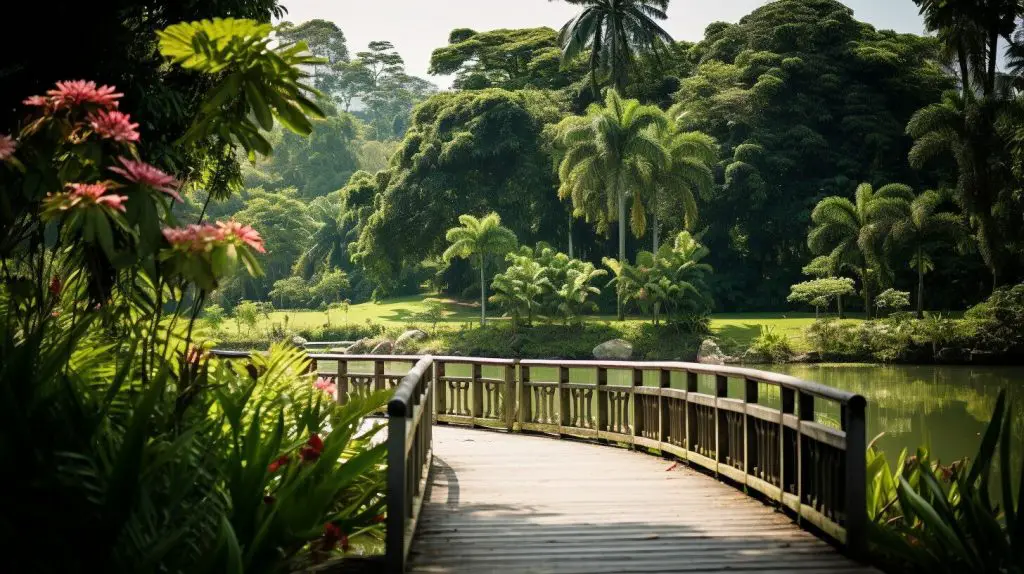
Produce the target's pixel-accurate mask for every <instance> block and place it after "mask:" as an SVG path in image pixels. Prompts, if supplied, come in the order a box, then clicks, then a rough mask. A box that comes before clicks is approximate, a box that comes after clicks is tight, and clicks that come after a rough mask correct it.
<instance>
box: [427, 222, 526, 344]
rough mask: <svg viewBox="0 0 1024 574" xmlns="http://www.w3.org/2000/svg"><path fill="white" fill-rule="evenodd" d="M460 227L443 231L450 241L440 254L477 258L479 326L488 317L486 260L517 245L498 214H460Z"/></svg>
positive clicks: (513, 236)
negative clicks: (480, 216)
mask: <svg viewBox="0 0 1024 574" xmlns="http://www.w3.org/2000/svg"><path fill="white" fill-rule="evenodd" d="M459 223H461V224H462V225H461V226H460V227H453V228H451V229H449V230H448V232H447V233H446V234H445V238H446V239H447V240H448V242H449V243H450V244H451V245H450V246H449V247H448V249H446V250H445V252H444V254H443V255H442V257H443V259H444V260H445V261H446V262H450V261H451V260H452V259H455V258H456V257H459V258H463V259H470V258H474V257H475V258H476V265H477V267H479V269H480V326H483V325H484V323H485V322H486V320H487V272H486V268H487V260H488V258H491V257H501V256H504V255H505V254H506V253H508V252H509V251H512V250H513V249H515V247H516V235H515V233H512V231H510V230H509V229H507V228H505V227H502V225H501V217H500V216H498V214H497V213H490V214H488V215H486V216H484V217H482V218H476V217H474V216H472V215H460V216H459Z"/></svg>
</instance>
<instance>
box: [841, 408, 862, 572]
mask: <svg viewBox="0 0 1024 574" xmlns="http://www.w3.org/2000/svg"><path fill="white" fill-rule="evenodd" d="M843 406H844V409H843V411H844V412H843V414H844V416H843V421H842V425H843V430H844V431H846V524H845V525H844V526H845V528H846V548H847V552H849V553H850V555H851V556H853V557H854V558H862V557H864V556H865V555H866V553H867V526H868V515H867V484H866V483H867V461H866V456H867V455H866V451H867V421H866V420H865V411H866V406H867V404H866V401H865V400H864V397H860V396H857V397H854V398H853V399H851V400H850V401H849V402H847V403H846V404H845V405H843Z"/></svg>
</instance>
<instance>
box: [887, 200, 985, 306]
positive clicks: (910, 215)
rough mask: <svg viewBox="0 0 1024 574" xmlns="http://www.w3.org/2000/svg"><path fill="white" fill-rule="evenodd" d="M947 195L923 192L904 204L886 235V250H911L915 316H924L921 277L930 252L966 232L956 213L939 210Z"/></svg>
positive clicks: (929, 263)
mask: <svg viewBox="0 0 1024 574" xmlns="http://www.w3.org/2000/svg"><path fill="white" fill-rule="evenodd" d="M949 199H950V198H949V197H948V196H946V195H945V194H943V193H939V192H936V191H926V192H924V193H922V194H921V195H919V196H917V197H915V198H914V200H913V202H911V203H909V204H906V211H905V212H904V213H903V214H902V217H901V218H900V219H899V220H898V221H896V222H895V223H894V224H893V226H892V229H891V231H890V233H889V236H888V237H887V238H886V249H887V251H889V252H892V251H895V250H896V249H897V247H906V248H909V249H910V250H911V253H912V255H911V258H910V268H911V269H914V270H915V271H916V272H917V318H918V319H923V318H924V276H925V273H928V272H929V271H931V270H932V269H933V268H934V266H933V264H932V259H931V254H932V253H934V251H935V250H937V249H939V248H940V247H943V246H946V247H948V246H949V245H951V244H953V243H956V242H957V241H958V240H960V239H961V238H962V237H964V236H965V234H966V231H967V229H966V226H965V225H964V224H963V220H962V218H961V216H960V215H958V214H956V213H953V212H951V211H940V210H941V209H942V206H943V204H944V203H945V204H948V203H949Z"/></svg>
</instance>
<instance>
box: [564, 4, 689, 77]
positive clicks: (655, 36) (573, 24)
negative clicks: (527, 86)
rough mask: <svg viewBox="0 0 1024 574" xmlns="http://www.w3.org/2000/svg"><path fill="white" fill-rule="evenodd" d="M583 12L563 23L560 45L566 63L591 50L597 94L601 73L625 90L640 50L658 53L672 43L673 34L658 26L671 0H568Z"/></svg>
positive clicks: (591, 63)
mask: <svg viewBox="0 0 1024 574" xmlns="http://www.w3.org/2000/svg"><path fill="white" fill-rule="evenodd" d="M565 1H566V2H568V3H569V4H574V5H577V6H583V7H584V8H583V11H582V12H580V13H579V15H577V16H576V17H575V18H573V19H572V20H569V21H568V22H566V23H565V25H564V26H562V29H561V31H560V32H559V33H558V44H559V45H560V46H561V47H562V62H563V66H565V65H568V63H570V62H572V61H574V60H576V58H577V57H578V56H580V55H581V54H583V53H584V52H585V51H587V50H589V51H590V56H589V58H590V83H591V88H592V90H593V93H594V95H595V96H596V95H597V93H598V90H597V86H598V78H597V76H598V74H599V73H600V74H602V75H604V76H606V77H607V79H608V80H610V81H611V82H612V84H613V85H614V87H615V88H616V89H617V90H619V91H622V90H624V89H625V87H626V84H627V82H628V79H629V71H630V68H631V67H632V66H633V59H634V55H635V54H637V53H648V52H655V53H657V52H658V51H659V50H661V49H663V46H664V45H665V44H672V43H673V40H672V36H670V35H669V33H668V32H666V31H665V30H663V29H662V28H661V26H659V25H658V23H657V20H665V19H666V18H668V14H666V13H665V11H666V10H667V9H668V0H565Z"/></svg>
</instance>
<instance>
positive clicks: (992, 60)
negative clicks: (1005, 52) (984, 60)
mask: <svg viewBox="0 0 1024 574" xmlns="http://www.w3.org/2000/svg"><path fill="white" fill-rule="evenodd" d="M996 26H998V22H996ZM998 51H999V32H998V31H997V30H996V29H995V28H994V27H993V28H992V29H990V30H989V33H988V70H986V74H985V95H986V96H991V95H992V94H994V93H995V92H996V59H997V56H998Z"/></svg>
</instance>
